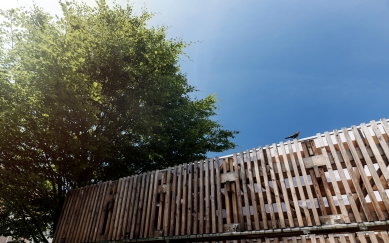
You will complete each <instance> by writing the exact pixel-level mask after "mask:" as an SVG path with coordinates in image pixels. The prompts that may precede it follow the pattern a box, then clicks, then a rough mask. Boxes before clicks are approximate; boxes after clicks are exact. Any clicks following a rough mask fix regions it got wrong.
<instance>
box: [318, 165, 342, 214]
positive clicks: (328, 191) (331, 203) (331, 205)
mask: <svg viewBox="0 0 389 243" xmlns="http://www.w3.org/2000/svg"><path fill="white" fill-rule="evenodd" d="M319 174H320V179H321V182H322V185H323V187H324V192H325V193H326V198H327V202H328V205H329V208H330V210H331V214H338V210H337V209H336V206H335V202H334V199H333V198H332V194H331V189H330V186H329V185H328V182H327V177H326V175H325V172H324V169H323V168H319Z"/></svg>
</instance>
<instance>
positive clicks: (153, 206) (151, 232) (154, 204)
mask: <svg viewBox="0 0 389 243" xmlns="http://www.w3.org/2000/svg"><path fill="white" fill-rule="evenodd" d="M158 181H159V170H156V171H155V173H154V185H153V199H152V204H151V214H150V215H149V217H150V224H149V230H148V236H149V237H153V236H154V222H155V214H156V209H157V195H158Z"/></svg>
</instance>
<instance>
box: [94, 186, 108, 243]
mask: <svg viewBox="0 0 389 243" xmlns="http://www.w3.org/2000/svg"><path fill="white" fill-rule="evenodd" d="M103 184H104V190H103V192H102V195H101V199H100V203H99V205H98V207H97V214H98V215H97V220H96V222H95V225H94V226H93V228H94V229H93V231H92V235H91V241H97V240H98V236H99V235H100V234H101V227H102V222H103V221H104V218H103V217H104V210H105V208H104V207H105V203H107V201H106V200H107V198H108V195H107V193H109V189H110V185H111V181H107V182H105V183H103Z"/></svg>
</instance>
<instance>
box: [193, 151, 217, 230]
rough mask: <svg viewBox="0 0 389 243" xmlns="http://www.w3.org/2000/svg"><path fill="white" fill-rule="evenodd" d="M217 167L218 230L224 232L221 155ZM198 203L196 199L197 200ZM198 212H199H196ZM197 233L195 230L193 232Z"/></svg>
mask: <svg viewBox="0 0 389 243" xmlns="http://www.w3.org/2000/svg"><path fill="white" fill-rule="evenodd" d="M215 169H216V201H217V225H218V227H217V228H218V230H217V232H219V233H222V232H223V214H222V211H223V208H222V194H221V180H220V162H219V157H216V159H215ZM195 185H196V184H195ZM195 195H196V191H195ZM195 203H196V201H195ZM196 214H197V212H196ZM193 233H195V232H193Z"/></svg>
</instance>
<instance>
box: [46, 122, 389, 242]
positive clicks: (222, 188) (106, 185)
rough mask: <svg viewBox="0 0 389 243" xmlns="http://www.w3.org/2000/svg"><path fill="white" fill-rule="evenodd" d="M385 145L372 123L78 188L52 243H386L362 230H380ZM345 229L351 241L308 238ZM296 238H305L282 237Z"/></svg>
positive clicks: (384, 125) (380, 127) (383, 126)
mask: <svg viewBox="0 0 389 243" xmlns="http://www.w3.org/2000/svg"><path fill="white" fill-rule="evenodd" d="M388 144H389V124H388V122H387V120H386V119H381V120H380V121H371V122H370V123H367V124H365V123H362V124H361V125H360V126H359V127H356V126H352V127H351V128H350V129H346V128H343V129H341V130H334V131H333V132H325V133H323V134H321V133H318V134H316V136H315V137H310V138H308V139H301V140H299V141H298V140H297V139H294V140H293V141H291V140H289V141H287V142H286V143H284V142H280V143H278V144H276V143H273V144H272V146H264V147H259V148H258V149H252V150H251V151H249V150H247V151H245V152H240V153H234V154H232V155H231V156H226V157H223V158H218V157H217V158H215V159H206V160H202V161H199V162H194V163H189V164H181V165H176V166H174V167H169V168H167V169H166V170H161V171H159V170H157V171H152V172H147V173H143V174H139V175H133V176H129V177H125V178H121V179H119V180H118V181H112V182H111V181H108V182H103V183H100V184H95V185H91V186H86V187H83V188H78V189H75V190H72V191H70V192H69V193H68V195H67V197H66V200H65V204H64V206H63V210H62V213H61V216H60V220H59V223H58V227H57V229H56V231H55V234H54V239H53V243H61V242H64V243H82V242H98V241H123V240H129V241H131V240H141V239H146V238H149V239H153V240H152V241H154V240H155V239H154V237H171V236H176V237H178V236H190V235H196V237H197V238H196V241H197V242H204V241H206V242H221V241H225V240H226V239H224V238H223V240H217V239H216V240H213V239H209V238H208V239H206V238H204V240H202V235H204V234H216V233H217V234H223V233H228V232H238V231H241V232H243V233H244V232H246V233H247V232H254V231H258V232H261V231H264V232H265V231H266V230H267V231H269V230H270V231H271V230H280V229H283V231H282V232H283V234H282V235H272V236H259V235H256V236H252V237H247V238H244V237H243V238H242V237H240V238H236V239H235V238H231V239H230V240H232V241H234V242H238V240H239V241H240V242H241V243H244V242H246V241H249V242H250V243H252V242H257V243H262V242H267V243H280V242H282V243H357V242H359V243H364V242H366V243H368V242H371V243H389V236H388V232H387V230H388V229H386V230H383V229H381V228H377V230H374V231H371V230H370V231H369V230H364V228H363V227H362V226H363V224H364V223H368V222H376V221H377V222H386V221H388V220H389V197H388V195H387V192H386V191H387V190H388V189H389V170H388V166H389V161H388V156H389V145H388ZM354 223H357V224H361V225H362V226H361V231H360V232H355V231H353V232H344V234H338V233H336V234H335V233H333V232H330V233H321V234H310V233H309V230H308V229H309V228H313V227H317V228H320V227H328V226H334V227H335V228H336V227H337V225H348V224H354ZM297 228H304V229H307V230H306V234H305V235H300V236H299V235H293V234H290V235H288V233H287V232H292V230H293V229H297ZM317 228H315V229H317ZM158 239H159V238H158ZM161 239H163V238H161ZM177 239H178V238H177ZM205 239H206V240H205ZM169 240H170V241H175V238H169ZM143 241H144V240H143ZM150 241H151V240H150ZM161 241H162V240H161Z"/></svg>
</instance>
